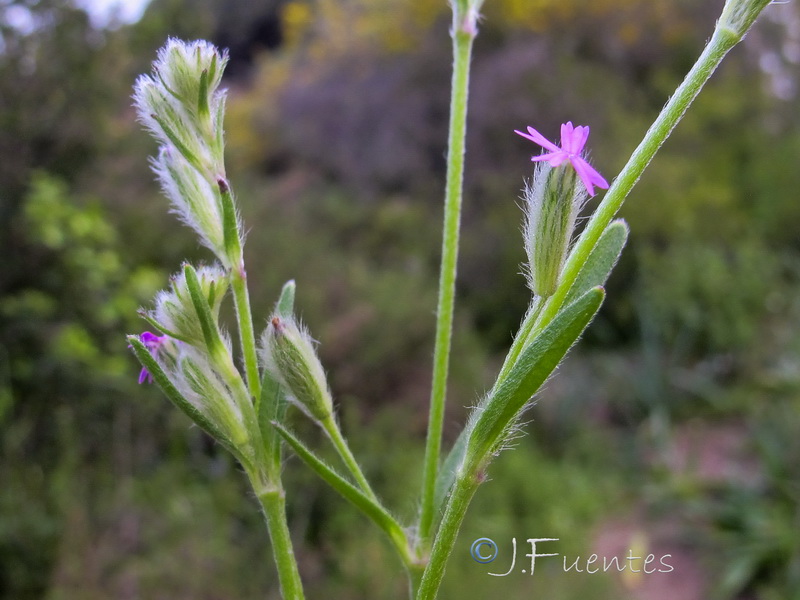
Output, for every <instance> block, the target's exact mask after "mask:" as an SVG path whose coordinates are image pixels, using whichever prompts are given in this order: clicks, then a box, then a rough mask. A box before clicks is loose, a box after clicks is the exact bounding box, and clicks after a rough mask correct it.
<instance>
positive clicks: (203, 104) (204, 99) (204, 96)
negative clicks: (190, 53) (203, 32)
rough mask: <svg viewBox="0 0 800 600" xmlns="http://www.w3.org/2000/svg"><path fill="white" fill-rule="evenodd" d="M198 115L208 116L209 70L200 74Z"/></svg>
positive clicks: (204, 70)
mask: <svg viewBox="0 0 800 600" xmlns="http://www.w3.org/2000/svg"><path fill="white" fill-rule="evenodd" d="M215 54H216V53H215ZM197 113H198V114H199V115H200V116H201V117H206V116H208V69H203V72H202V73H200V86H199V89H198V92H197Z"/></svg>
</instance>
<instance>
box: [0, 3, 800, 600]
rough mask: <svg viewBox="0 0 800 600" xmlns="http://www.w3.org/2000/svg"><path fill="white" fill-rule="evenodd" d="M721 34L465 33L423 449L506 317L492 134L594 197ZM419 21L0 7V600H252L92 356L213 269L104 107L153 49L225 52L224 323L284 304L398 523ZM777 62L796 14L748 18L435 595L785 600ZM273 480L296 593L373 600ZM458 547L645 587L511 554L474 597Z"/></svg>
mask: <svg viewBox="0 0 800 600" xmlns="http://www.w3.org/2000/svg"><path fill="white" fill-rule="evenodd" d="M234 5H235V6H234ZM721 6H722V1H721V0H596V1H594V2H591V3H587V2H582V1H581V0H535V1H534V0H488V1H487V2H486V5H485V16H486V18H485V20H484V22H483V23H482V24H481V35H480V37H479V39H478V42H477V45H476V55H475V62H474V79H473V82H472V90H473V92H472V98H471V102H472V104H471V112H470V118H469V127H470V129H469V138H468V153H467V161H468V167H467V168H468V171H467V181H466V202H465V216H464V229H463V250H462V255H461V260H460V271H459V277H460V279H459V289H458V291H459V303H460V304H459V308H458V314H457V333H456V339H455V344H456V348H455V351H454V357H455V360H454V364H453V383H452V384H451V387H450V394H449V397H450V401H449V406H450V408H451V409H452V410H451V413H450V414H449V416H448V430H447V435H448V439H450V440H452V439H453V437H454V436H455V434H456V433H457V432H458V429H459V427H460V424H461V423H462V421H463V417H464V414H465V408H464V407H466V406H470V405H472V404H474V403H475V401H476V399H477V398H478V397H479V395H480V394H481V392H482V391H483V390H485V389H486V387H487V386H488V385H489V384H490V383H491V380H492V378H493V375H494V373H495V372H496V369H497V367H498V364H499V361H500V360H501V359H502V356H503V354H504V351H505V349H506V347H507V345H508V344H509V342H510V336H511V332H513V331H514V330H515V328H516V326H517V324H518V322H519V320H520V318H521V315H522V311H523V310H524V307H525V305H526V302H527V299H528V296H527V292H526V289H525V286H524V281H523V279H522V277H520V275H519V271H520V266H519V264H520V262H521V261H522V259H523V251H522V244H521V242H520V239H519V223H520V211H519V209H518V207H517V205H516V202H517V196H518V194H519V189H520V188H521V187H522V181H523V178H524V177H526V176H529V174H530V173H531V165H530V163H529V161H528V158H529V156H530V154H531V153H532V152H534V151H535V149H534V148H533V147H531V146H530V145H529V144H527V143H526V142H524V141H523V140H521V139H519V138H517V136H514V135H513V134H512V133H511V132H512V130H513V129H514V128H521V127H523V126H525V125H534V126H536V127H537V128H540V129H541V130H543V131H544V132H545V133H546V134H548V136H550V137H551V138H552V137H555V134H556V132H557V127H558V124H559V123H560V122H562V121H566V120H572V121H574V122H576V123H581V124H590V125H591V127H592V136H591V139H590V146H591V148H592V151H593V159H594V163H595V165H596V166H597V167H598V168H599V169H600V171H601V172H602V173H604V174H605V175H606V176H607V177H609V178H611V177H612V176H613V175H614V174H615V173H616V172H617V170H618V169H619V168H620V167H621V166H622V164H623V163H624V162H625V160H626V158H627V156H628V154H629V153H630V152H631V151H632V149H633V148H634V146H635V144H636V143H637V141H638V140H639V139H640V136H641V135H642V134H643V133H644V131H645V129H646V127H647V126H648V124H649V123H650V121H651V120H652V119H653V118H654V116H655V115H656V114H657V112H658V110H659V108H660V107H661V106H662V105H663V103H664V101H665V100H666V98H667V96H668V94H669V93H670V92H671V90H672V89H674V86H675V85H676V84H677V83H678V82H679V81H680V79H681V77H682V76H683V74H684V73H685V71H686V70H687V69H688V67H689V66H690V65H691V62H692V61H693V59H694V57H695V56H696V54H697V53H698V52H699V49H700V47H701V45H702V43H703V41H704V40H705V38H706V37H707V36H708V35H709V34H710V31H711V28H712V25H713V21H714V19H715V17H716V15H717V14H718V12H719V10H720V9H721ZM448 26H449V23H448V10H447V6H446V3H445V2H444V1H443V0H416V1H414V2H408V1H406V0H337V1H334V0H261V1H259V2H235V3H234V2H225V1H224V0H191V1H190V0H153V2H152V4H151V5H150V7H149V8H148V9H147V11H146V13H145V15H144V17H143V19H142V20H141V21H139V22H138V23H135V24H132V25H123V24H119V23H117V24H112V26H110V27H107V28H102V29H100V28H97V27H95V26H93V25H92V23H91V21H90V20H89V18H88V17H87V14H86V13H85V12H83V11H82V10H80V9H78V8H76V7H75V6H73V5H72V4H71V3H69V2H68V1H67V0H0V157H2V158H1V159H0V211H1V212H0V256H2V257H3V258H2V268H0V432H1V433H2V436H1V437H0V598H2V599H9V600H29V599H34V598H37V599H38V598H47V599H81V600H93V599H100V598H103V599H106V598H117V599H122V600H125V599H134V598H147V599H161V598H164V599H166V598H170V599H179V598H186V599H189V598H191V599H193V600H212V599H250V598H252V599H255V598H263V597H265V594H267V596H268V597H271V598H277V589H276V579H275V575H274V572H273V569H272V566H271V564H270V560H271V559H270V558H269V553H268V548H267V539H266V534H265V533H264V530H263V527H262V525H261V522H260V518H261V517H260V515H259V514H258V512H257V509H256V503H255V502H253V501H252V498H250V497H248V495H247V493H246V483H245V478H244V477H242V475H241V474H240V473H239V472H238V469H237V468H236V466H235V465H234V464H233V463H232V461H231V459H230V458H229V457H228V456H227V455H225V453H224V452H223V451H222V450H221V449H220V448H218V447H216V446H214V445H213V444H212V443H211V442H210V441H209V440H208V439H207V438H206V437H204V435H202V434H201V433H200V432H199V431H198V430H197V429H196V428H192V427H190V426H189V423H188V422H187V420H186V419H185V418H183V417H182V416H181V415H180V414H179V413H178V412H177V411H176V410H174V409H173V408H172V407H171V406H170V405H169V404H168V403H167V402H166V401H165V400H164V398H162V397H161V395H160V393H159V392H158V391H157V390H156V389H154V388H152V387H150V386H137V385H136V374H137V372H138V368H137V366H136V364H135V362H134V360H133V358H132V357H131V356H130V355H129V352H128V351H127V350H126V348H125V343H124V337H123V334H124V333H129V332H136V331H140V330H141V329H142V328H143V327H144V323H143V322H141V321H140V320H138V319H137V317H136V309H137V307H138V306H140V305H146V304H147V303H148V302H149V301H150V298H151V297H152V295H153V293H154V292H155V291H156V290H157V289H159V288H160V287H163V286H165V284H166V280H167V276H168V274H169V273H171V272H173V271H175V270H176V269H177V267H178V264H179V262H180V261H181V260H182V259H183V258H184V257H190V258H192V259H193V260H202V259H206V260H207V259H208V258H209V257H208V255H207V254H206V253H205V252H204V251H203V250H202V249H200V248H198V246H197V244H196V242H195V240H194V239H193V236H192V234H191V232H190V231H189V230H188V229H186V228H183V227H181V226H180V225H179V224H178V223H177V222H176V220H175V219H174V218H172V217H170V216H168V215H167V207H166V202H165V201H164V200H163V199H162V197H161V196H160V194H159V192H158V189H157V187H156V185H155V184H154V182H153V177H152V175H151V174H150V173H149V172H148V167H147V163H146V160H145V157H146V156H147V155H148V154H151V153H153V152H154V150H155V147H154V144H153V143H152V142H151V140H150V139H149V138H148V136H147V135H146V134H145V133H143V132H141V131H140V128H139V126H138V125H137V124H136V123H135V122H134V117H133V112H132V109H131V107H130V99H129V96H130V91H131V86H132V83H133V81H134V79H135V77H136V75H137V74H139V73H141V72H145V71H146V70H148V69H149V63H150V61H151V60H152V59H153V58H154V56H155V51H156V49H157V48H158V47H159V46H160V45H161V44H162V43H163V42H164V40H165V38H166V36H168V35H175V36H179V37H184V38H197V37H204V38H208V39H211V40H212V41H214V42H216V43H218V44H220V45H222V46H225V47H228V48H230V53H231V64H230V68H229V76H228V79H227V82H226V85H227V86H228V88H229V90H230V109H229V113H228V118H227V129H228V156H229V165H230V171H231V176H232V178H233V180H234V181H235V182H236V184H237V189H238V192H239V201H240V203H241V206H242V213H243V215H244V218H245V220H246V222H247V224H248V226H249V228H250V230H251V234H250V236H249V238H248V240H247V246H246V252H247V255H248V261H249V265H250V279H251V281H252V285H253V289H252V292H253V296H254V298H255V307H254V312H255V313H256V315H261V318H264V319H265V318H266V316H267V315H268V311H269V309H270V307H271V305H272V303H273V302H274V300H275V297H276V294H277V292H278V290H279V289H280V287H279V286H280V285H281V284H282V283H283V282H284V281H285V280H286V279H289V278H296V279H297V282H298V306H299V308H300V310H301V311H302V315H303V317H304V319H305V320H306V321H307V322H308V324H309V325H310V328H311V331H312V332H313V334H314V336H315V337H316V338H317V339H318V340H319V341H320V342H321V346H320V351H321V355H322V359H323V363H324V364H325V365H326V367H327V368H328V371H329V374H330V377H331V383H332V386H333V389H334V394H335V396H336V398H337V400H338V404H339V411H340V416H341V419H342V420H343V422H344V424H345V427H346V430H347V431H348V432H349V435H350V438H351V440H352V443H353V446H354V448H355V450H356V452H357V454H358V456H360V457H361V458H362V459H363V461H364V463H365V467H366V470H367V472H368V473H369V474H370V475H371V476H372V477H373V478H374V479H375V480H376V485H377V487H378V488H379V490H380V491H381V493H383V494H384V495H385V496H386V497H387V498H389V499H390V504H391V505H392V506H394V507H396V509H397V512H398V513H399V514H401V515H404V516H406V517H410V516H411V515H413V514H414V511H415V509H416V504H415V502H416V498H415V494H416V490H417V489H418V481H419V478H420V476H421V473H420V464H421V455H422V450H421V447H422V443H423V436H424V430H425V422H426V416H427V414H426V405H427V399H428V385H429V379H430V371H429V368H430V367H429V363H430V357H431V352H432V333H433V327H434V319H433V310H434V307H435V294H436V289H435V285H436V279H437V268H438V246H439V240H438V236H439V230H440V213H441V196H442V188H443V183H442V182H443V170H444V158H443V157H444V142H445V139H446V122H447V98H448V86H449V67H450V62H451V59H450V56H449V40H448V35H447V32H448ZM798 61H800V13H799V12H798V7H797V5H796V4H795V3H788V4H783V5H775V6H771V7H769V8H768V9H767V10H766V13H765V17H764V19H763V22H762V23H760V24H759V26H758V27H757V28H756V31H754V32H753V33H752V34H751V35H750V36H749V37H748V39H747V40H746V42H745V43H744V44H743V45H742V47H739V48H737V49H736V50H735V51H734V53H733V54H732V56H731V57H730V59H729V60H728V61H727V62H726V63H725V64H724V65H723V67H722V69H721V70H720V71H719V73H717V75H716V76H715V78H714V79H713V80H712V83H711V84H710V85H709V86H708V88H707V89H706V90H705V91H704V92H703V95H702V96H701V98H700V99H699V101H698V103H697V105H696V106H695V107H694V108H693V110H692V111H691V112H690V114H689V116H688V117H687V118H686V120H685V121H684V122H683V123H682V124H681V126H680V127H679V128H678V130H677V131H676V133H675V134H674V136H673V138H671V140H670V141H669V142H668V143H667V145H666V146H665V148H664V149H663V151H662V153H661V154H660V155H659V156H658V158H657V159H656V162H655V163H654V164H653V165H652V167H651V169H650V170H649V171H648V173H647V174H646V176H645V177H644V178H643V180H642V181H641V182H640V184H639V186H638V187H637V188H636V190H635V192H634V194H633V196H632V197H631V198H630V200H629V203H628V204H627V205H626V207H625V209H624V216H625V218H626V219H627V220H628V221H629V223H630V225H631V229H632V238H631V241H630V244H629V247H628V248H627V249H626V251H625V255H624V259H623V261H622V263H621V264H620V265H619V267H618V268H617V270H616V272H615V275H614V277H613V278H612V280H611V281H610V283H609V291H610V298H609V302H608V303H607V306H606V307H605V308H604V309H603V312H602V313H601V315H600V316H599V318H598V319H597V320H596V322H595V323H594V324H593V326H592V328H591V330H590V332H589V333H588V335H587V336H586V338H585V339H584V340H583V342H582V344H581V346H580V348H579V349H578V350H577V351H575V352H573V354H572V355H571V356H570V357H569V359H568V361H567V363H566V364H565V365H564V366H563V367H562V369H561V370H560V372H559V374H558V375H557V377H556V378H555V379H554V380H553V381H552V382H551V383H550V385H549V386H548V388H547V390H546V391H545V392H544V393H543V394H542V395H541V398H540V400H539V403H538V404H537V406H536V408H535V409H534V410H533V411H531V413H530V418H531V423H530V425H529V433H530V435H529V436H528V437H527V438H526V439H524V440H521V441H520V443H519V448H518V449H517V450H515V451H514V452H508V453H506V454H505V455H504V456H502V457H501V459H500V460H499V461H498V462H497V463H496V465H494V466H493V469H492V472H491V476H492V481H491V483H490V484H489V485H486V486H485V487H484V488H483V489H482V490H481V492H480V493H479V495H478V497H477V499H476V501H475V504H474V505H473V507H472V510H471V512H470V514H469V517H468V522H467V524H466V525H465V528H464V530H463V533H462V535H461V538H460V540H459V543H458V546H457V548H456V552H455V554H454V556H453V559H452V561H451V566H450V568H449V570H448V575H447V578H446V581H445V589H444V592H443V597H444V598H476V599H477V598H485V597H489V596H497V597H501V596H503V595H504V594H505V597H509V598H522V597H525V598H529V597H538V596H536V594H541V597H547V598H558V599H570V598H582V599H587V598H591V599H594V598H597V599H601V598H610V597H615V598H630V599H640V598H647V599H649V600H660V599H662V598H677V597H680V598H682V599H690V600H691V599H693V598H697V599H700V598H739V599H745V598H747V599H750V598H757V599H764V600H772V599H778V598H780V599H787V598H798V597H800V596H798V590H799V589H800V538H798V536H797V531H798V524H800V512H798V501H800V435H798V432H800V417H798V414H800V413H799V412H798V409H800V336H799V335H798V334H800V331H799V330H800V325H798V323H800V320H798V318H799V317H800V293H798V292H800V256H799V254H798V253H800V236H798V225H797V224H798V222H800V203H798V192H797V190H798V189H800V169H798V168H797V167H798V157H799V156H800V122H799V119H800V112H798V110H797V91H798V90H797V85H798V66H797V65H798ZM298 427H302V423H300V422H298ZM306 433H307V435H308V436H309V437H311V436H314V435H315V433H314V431H313V430H311V429H309V430H308V431H307V432H306ZM318 445H319V446H320V447H321V448H324V443H323V440H321V439H320V440H318ZM287 476H288V480H289V486H290V488H289V489H290V494H291V496H290V511H291V514H290V520H291V525H292V528H293V532H294V536H295V539H296V542H297V546H298V549H299V554H300V556H299V559H300V568H301V571H302V573H303V575H304V577H305V579H306V581H307V582H308V596H309V597H310V598H330V599H333V598H347V599H350V600H357V599H359V598H364V599H370V600H376V599H381V598H387V599H388V598H401V597H404V593H405V592H404V591H403V589H404V584H405V582H404V581H403V576H402V572H401V568H400V565H399V564H398V563H397V562H396V561H395V560H394V559H393V557H392V556H391V553H390V551H388V549H387V548H388V547H387V545H386V544H385V543H384V541H383V540H382V539H381V537H380V535H379V534H377V533H376V532H374V531H373V530H372V529H371V528H370V526H369V525H368V524H367V523H366V522H365V521H364V520H363V519H361V518H360V517H359V516H358V515H357V514H355V512H354V511H353V510H351V509H350V507H348V506H346V505H345V504H344V503H343V501H341V500H340V499H339V498H338V497H336V496H335V495H334V494H333V493H332V492H330V491H329V490H327V489H326V488H325V487H324V485H322V484H321V483H319V482H318V481H316V480H315V478H314V477H313V476H312V475H311V474H309V473H308V472H307V471H306V470H305V469H304V467H303V466H302V465H301V464H300V463H299V462H298V461H296V460H291V459H290V460H289V461H288V463H287ZM484 536H486V537H490V538H493V539H495V540H496V541H497V542H498V544H499V545H500V547H501V557H500V559H502V560H499V561H498V563H502V564H501V565H500V566H498V567H497V568H493V569H490V570H494V571H497V572H499V571H501V570H505V567H506V566H507V565H508V562H507V561H506V559H508V554H507V553H508V548H509V547H510V539H511V538H512V537H516V538H517V539H518V542H519V543H520V547H521V548H524V547H525V546H524V543H523V542H524V540H525V539H527V538H529V537H553V538H559V539H560V542H558V546H557V548H556V547H555V546H551V548H556V549H554V550H551V551H557V552H559V553H561V554H563V555H567V556H569V557H570V558H574V557H576V556H583V557H584V560H585V558H587V557H588V556H589V555H590V554H592V553H597V554H600V555H601V556H609V557H610V556H614V555H616V556H621V557H625V556H627V555H628V551H629V550H631V551H633V552H634V554H642V553H644V554H645V555H646V554H648V553H653V554H655V555H657V556H661V555H664V554H671V555H672V557H673V558H672V560H673V565H674V566H675V571H674V572H673V573H671V574H664V575H661V576H659V575H644V574H638V575H637V574H632V573H630V572H627V573H624V574H623V575H622V576H611V575H606V576H604V575H601V574H596V575H588V574H585V573H584V574H575V573H570V574H565V573H563V572H562V571H561V563H560V559H553V560H550V561H547V560H544V559H542V560H540V563H539V565H538V568H537V571H536V576H535V577H530V576H529V575H522V574H521V573H514V574H513V575H511V576H508V577H506V578H495V577H489V576H488V575H487V574H486V571H487V568H486V567H485V566H483V565H478V564H477V563H475V562H474V561H472V559H471V558H470V557H469V545H470V543H471V541H472V540H474V539H475V538H477V537H484ZM527 551H528V550H527V549H525V550H524V552H527ZM503 553H505V554H503ZM521 554H522V550H521V551H520V557H518V560H520V561H524V560H527V559H524V558H523V557H522V556H521ZM518 568H520V567H519V565H518Z"/></svg>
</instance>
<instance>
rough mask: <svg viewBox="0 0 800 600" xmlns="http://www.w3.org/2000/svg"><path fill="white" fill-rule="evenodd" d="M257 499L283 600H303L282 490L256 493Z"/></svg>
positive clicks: (272, 489)
mask: <svg viewBox="0 0 800 600" xmlns="http://www.w3.org/2000/svg"><path fill="white" fill-rule="evenodd" d="M258 499H259V501H260V502H261V507H262V508H263V509H264V516H265V517H266V520H267V529H268V530H269V537H270V540H271V541H272V553H273V555H274V556H275V566H276V567H277V568H278V580H279V581H280V585H281V597H282V598H283V600H303V599H304V596H303V584H302V582H301V581H300V573H299V572H298V570H297V562H296V561H295V559H294V550H293V549H292V538H291V537H290V535H289V526H288V524H287V522H286V497H285V495H284V492H283V489H282V488H280V487H279V488H278V489H274V488H271V489H269V490H267V491H260V492H258Z"/></svg>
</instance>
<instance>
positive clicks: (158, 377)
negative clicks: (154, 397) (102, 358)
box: [128, 335, 248, 464]
mask: <svg viewBox="0 0 800 600" xmlns="http://www.w3.org/2000/svg"><path fill="white" fill-rule="evenodd" d="M128 343H129V344H130V346H131V349H132V350H133V353H134V354H135V355H136V358H138V359H139V362H140V363H142V366H143V367H144V368H145V369H147V371H148V372H149V373H150V375H151V376H152V377H153V380H154V381H155V382H156V384H157V385H158V387H160V388H161V391H163V392H164V394H165V395H166V396H167V398H169V400H170V401H171V402H172V403H173V404H174V405H175V406H177V407H178V409H179V410H180V411H181V412H183V413H184V414H185V415H186V416H187V417H189V418H190V419H191V420H192V421H194V422H195V423H196V424H197V425H198V426H199V427H200V428H201V429H202V430H203V431H205V432H206V433H207V434H208V435H210V436H211V437H213V438H215V439H216V440H217V441H219V443H221V444H222V445H223V446H224V447H225V448H226V449H227V450H228V451H229V452H230V453H231V454H233V455H234V456H235V457H236V458H237V459H239V461H240V462H241V463H242V464H248V461H246V460H245V458H244V456H243V455H242V453H241V452H239V451H238V450H237V449H236V447H235V446H234V444H233V442H232V441H231V440H230V439H229V438H228V437H227V436H226V435H225V434H224V433H223V432H222V430H221V429H219V428H218V427H217V426H216V425H215V424H214V423H213V422H212V421H210V420H209V419H208V417H206V415H205V414H203V413H202V412H200V411H199V410H198V409H197V407H195V405H194V404H192V403H191V402H189V401H188V400H187V399H186V398H184V397H183V394H181V393H180V392H179V391H178V389H177V388H176V387H175V386H174V385H173V384H172V382H171V381H170V380H169V377H167V374H166V373H165V372H164V370H163V369H162V368H161V365H160V364H159V363H158V361H157V360H156V359H155V358H154V357H153V355H152V354H150V351H149V350H148V349H147V347H146V346H145V345H144V344H143V343H142V340H141V339H139V336H138V335H129V336H128Z"/></svg>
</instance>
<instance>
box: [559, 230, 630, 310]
mask: <svg viewBox="0 0 800 600" xmlns="http://www.w3.org/2000/svg"><path fill="white" fill-rule="evenodd" d="M627 241H628V225H627V224H626V223H625V221H623V220H622V219H619V220H617V221H613V222H612V223H611V224H610V225H609V226H608V227H607V228H606V230H605V231H604V232H603V235H601V236H600V239H599V240H597V245H596V246H595V247H594V249H593V250H592V252H591V254H589V258H587V259H586V262H585V263H584V265H583V266H582V267H581V270H580V272H579V273H578V277H577V278H576V279H575V282H574V283H573V284H572V287H571V288H570V289H569V293H568V294H567V297H566V298H565V299H564V306H569V305H570V304H572V302H574V301H575V300H577V299H578V298H580V297H581V296H583V295H584V294H585V293H586V292H587V291H589V290H590V289H592V288H593V287H596V286H598V285H605V283H606V281H607V280H608V277H609V275H611V271H612V270H613V269H614V266H615V265H616V264H617V261H618V260H619V257H620V254H622V249H623V248H624V247H625V243H626V242H627Z"/></svg>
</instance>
